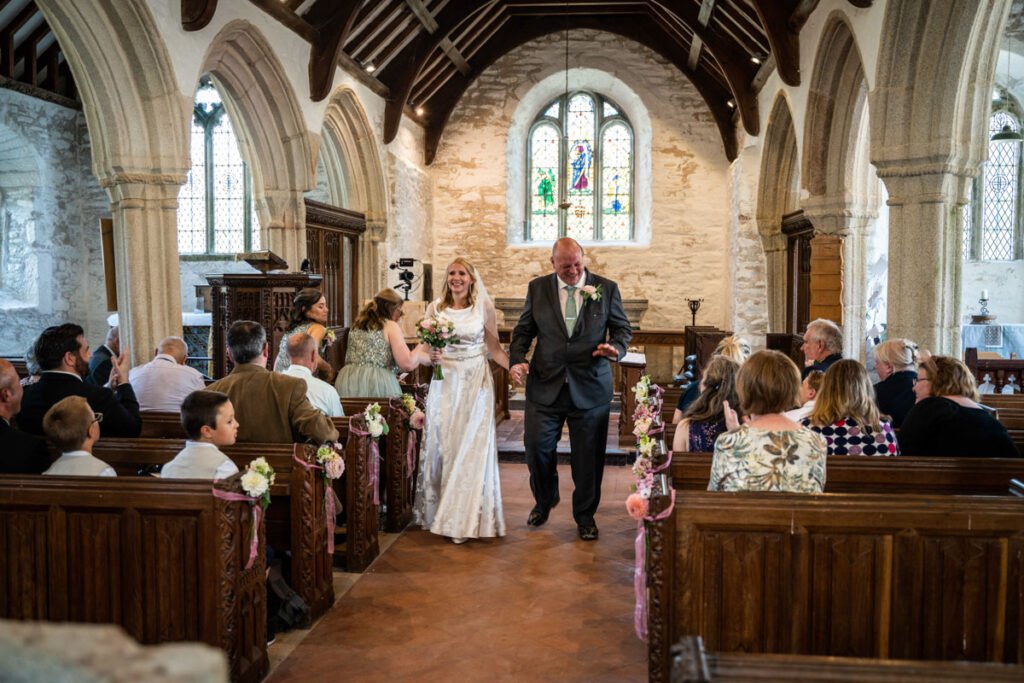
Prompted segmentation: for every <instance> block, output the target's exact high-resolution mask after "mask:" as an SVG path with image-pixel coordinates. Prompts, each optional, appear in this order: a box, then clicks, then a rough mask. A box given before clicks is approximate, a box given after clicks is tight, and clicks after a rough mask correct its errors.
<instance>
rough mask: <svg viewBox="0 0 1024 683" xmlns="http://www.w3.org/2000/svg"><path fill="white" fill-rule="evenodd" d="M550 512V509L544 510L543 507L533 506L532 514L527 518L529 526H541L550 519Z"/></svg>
mask: <svg viewBox="0 0 1024 683" xmlns="http://www.w3.org/2000/svg"><path fill="white" fill-rule="evenodd" d="M548 512H550V510H542V509H541V508H533V509H532V510H530V516H529V517H527V518H526V525H527V526H540V525H542V524H543V523H544V522H546V521H548Z"/></svg>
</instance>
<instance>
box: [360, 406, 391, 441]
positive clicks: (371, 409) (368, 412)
mask: <svg viewBox="0 0 1024 683" xmlns="http://www.w3.org/2000/svg"><path fill="white" fill-rule="evenodd" d="M363 416H364V417H365V418H366V430H367V431H368V432H370V436H371V437H373V438H374V439H376V438H377V437H380V436H387V434H388V423H387V420H385V419H384V416H383V415H381V414H380V404H379V403H371V404H370V405H368V406H366V409H365V410H363Z"/></svg>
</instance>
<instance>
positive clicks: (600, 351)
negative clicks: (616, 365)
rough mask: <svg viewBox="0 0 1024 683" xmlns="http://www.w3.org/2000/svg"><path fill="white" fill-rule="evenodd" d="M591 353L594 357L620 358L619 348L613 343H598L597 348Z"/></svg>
mask: <svg viewBox="0 0 1024 683" xmlns="http://www.w3.org/2000/svg"><path fill="white" fill-rule="evenodd" d="M590 355H592V356H594V357H597V356H604V357H605V358H618V357H619V350H618V349H616V348H615V347H614V346H612V345H611V344H598V345H597V348H596V349H594V353H592V354H590Z"/></svg>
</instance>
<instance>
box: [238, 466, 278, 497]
mask: <svg viewBox="0 0 1024 683" xmlns="http://www.w3.org/2000/svg"><path fill="white" fill-rule="evenodd" d="M274 476H275V475H274V468H273V467H271V466H270V464H269V463H268V462H267V459H266V458H256V459H255V460H253V461H252V462H250V463H249V465H248V466H247V467H246V468H245V474H243V475H242V482H241V483H242V490H243V491H245V492H246V493H247V494H248V495H250V496H252V497H253V498H258V499H259V501H260V506H261V507H262V508H263V509H264V510H266V509H267V506H269V505H270V487H271V486H273V485H274Z"/></svg>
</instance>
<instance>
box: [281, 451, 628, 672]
mask: <svg viewBox="0 0 1024 683" xmlns="http://www.w3.org/2000/svg"><path fill="white" fill-rule="evenodd" d="M559 472H560V474H561V496H562V500H563V501H564V502H563V503H562V504H561V505H560V506H559V507H558V508H556V509H555V510H553V511H552V514H551V519H549V520H548V523H547V524H546V525H545V526H543V527H541V528H540V529H529V528H528V527H527V526H526V516H527V514H528V513H529V511H530V508H531V507H532V504H533V501H532V498H531V496H530V488H529V482H528V474H527V471H526V466H525V465H518V464H503V465H501V477H502V487H503V491H504V495H505V519H506V522H507V524H508V527H509V534H508V536H506V537H505V538H504V539H500V540H491V541H470V542H469V543H467V544H466V545H463V546H455V545H453V544H451V543H450V542H448V541H446V540H445V539H443V538H440V537H437V536H434V535H432V534H429V533H427V532H424V531H421V530H409V531H406V532H405V533H404V534H403V535H402V536H401V537H400V538H399V539H398V540H397V541H395V543H394V544H393V545H392V546H391V547H390V548H389V549H388V550H387V552H385V553H384V554H383V555H382V556H381V557H380V558H378V560H377V561H376V562H375V563H374V565H373V566H372V567H371V568H370V570H369V571H368V572H367V573H366V574H365V575H363V576H362V577H360V578H359V579H358V581H356V583H355V585H354V586H353V587H352V588H351V589H350V590H349V591H348V592H347V593H346V594H345V595H344V596H343V597H342V598H341V599H339V600H338V602H337V603H336V604H335V606H334V608H333V609H332V610H331V611H330V612H329V613H328V614H327V615H326V616H324V617H323V618H322V619H321V620H320V621H319V622H318V623H317V625H316V626H315V627H314V628H313V630H312V631H310V632H309V634H308V635H307V636H306V637H305V639H304V640H303V641H302V642H301V644H299V646H298V647H297V648H295V650H294V651H293V652H292V653H291V654H290V655H289V656H288V658H287V659H285V660H284V662H282V663H281V664H280V666H278V667H277V668H276V669H275V670H274V671H273V672H272V673H271V675H270V676H269V677H268V679H267V680H268V681H272V682H273V683H280V682H281V681H320V680H325V681H327V680H330V681H488V682H490V681H495V680H510V681H511V680H515V681H642V680H644V679H645V678H646V675H647V666H646V649H645V646H644V645H643V643H641V642H640V641H638V640H637V639H636V637H635V636H634V635H633V585H632V571H633V538H634V534H635V530H636V525H635V523H634V522H632V520H630V519H629V518H628V517H627V516H626V514H625V510H624V507H623V501H624V500H625V497H626V495H627V494H628V489H629V484H630V480H631V475H630V472H629V469H628V468H626V467H607V468H606V469H605V479H604V487H603V489H604V491H603V495H602V503H601V509H600V510H599V511H598V516H597V523H598V526H599V527H600V529H601V538H600V540H598V541H597V542H595V543H584V542H582V541H580V540H578V539H577V537H576V526H575V523H574V522H573V521H572V514H571V511H570V504H569V500H570V499H571V495H572V493H571V486H572V484H571V479H570V477H569V468H568V467H560V468H559Z"/></svg>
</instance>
